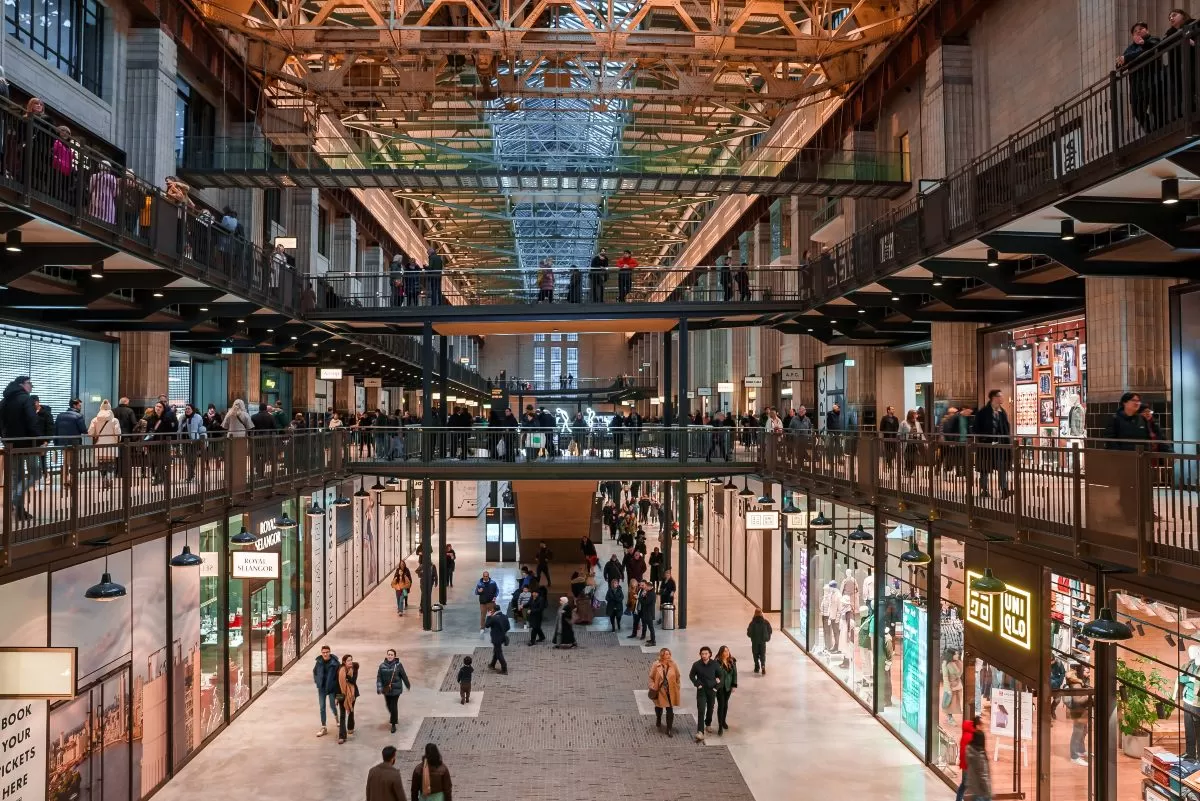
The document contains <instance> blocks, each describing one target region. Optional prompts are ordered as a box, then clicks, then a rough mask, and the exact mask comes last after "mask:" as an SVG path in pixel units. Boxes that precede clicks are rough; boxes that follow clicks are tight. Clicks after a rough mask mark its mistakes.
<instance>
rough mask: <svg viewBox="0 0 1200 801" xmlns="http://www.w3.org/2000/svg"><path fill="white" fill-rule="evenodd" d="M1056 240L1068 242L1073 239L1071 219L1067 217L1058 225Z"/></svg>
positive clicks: (1072, 221) (1073, 222)
mask: <svg viewBox="0 0 1200 801" xmlns="http://www.w3.org/2000/svg"><path fill="white" fill-rule="evenodd" d="M1058 238H1059V239H1061V240H1062V241H1064V242H1070V241H1071V240H1072V239H1074V238H1075V221H1074V220H1073V219H1071V218H1070V217H1068V218H1066V219H1065V220H1063V221H1062V222H1060V223H1059V224H1058Z"/></svg>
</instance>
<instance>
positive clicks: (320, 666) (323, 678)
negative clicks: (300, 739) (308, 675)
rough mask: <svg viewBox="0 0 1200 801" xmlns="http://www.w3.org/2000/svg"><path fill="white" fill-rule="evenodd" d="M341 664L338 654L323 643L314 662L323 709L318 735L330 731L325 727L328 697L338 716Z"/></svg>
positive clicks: (314, 675) (315, 678)
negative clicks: (338, 678) (337, 696)
mask: <svg viewBox="0 0 1200 801" xmlns="http://www.w3.org/2000/svg"><path fill="white" fill-rule="evenodd" d="M340 665H341V663H340V662H338V658H337V655H336V654H334V653H333V651H332V650H330V648H329V646H328V645H322V646H321V653H320V655H319V656H318V657H317V658H316V661H315V662H314V663H313V684H315V685H317V706H318V707H320V709H321V728H320V730H318V731H317V736H318V737H324V736H325V735H326V734H328V733H329V729H327V728H326V727H325V699H326V698H328V699H329V708H330V709H331V710H333V716H334V718H336V717H337V713H338V710H337V703H336V701H335V700H334V697H335V696H336V695H337V694H338V693H339V692H340V690H339V689H338V680H337V677H338V667H340Z"/></svg>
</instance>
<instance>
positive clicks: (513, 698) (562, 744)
mask: <svg viewBox="0 0 1200 801" xmlns="http://www.w3.org/2000/svg"><path fill="white" fill-rule="evenodd" d="M520 634H522V632H517V631H514V632H513V635H514V636H511V637H510V640H511V642H512V645H510V646H509V647H508V648H506V649H505V658H506V659H507V660H508V671H509V672H508V675H506V676H505V675H501V674H499V673H494V672H492V671H491V670H490V669H489V668H488V667H487V663H488V661H489V660H490V659H491V656H492V649H491V646H490V645H484V644H483V643H481V644H480V647H479V648H477V649H476V650H475V653H474V654H473V655H472V660H473V662H474V666H475V676H474V682H473V686H472V694H474V693H476V692H479V693H481V696H480V697H481V699H482V702H481V704H480V710H479V716H478V717H474V718H430V717H427V718H425V720H424V722H423V723H422V724H421V728H420V730H419V731H418V732H417V737H416V740H415V742H414V752H413V754H411V755H402V757H401V759H400V762H401V763H402V764H412V763H414V762H415V760H416V759H419V756H418V755H417V753H416V752H417V751H419V749H420V748H422V747H424V744H425V743H427V742H434V743H437V744H438V748H439V749H441V751H442V754H443V755H444V756H445V758H446V761H447V764H449V765H450V766H451V767H452V770H453V776H454V781H455V785H456V787H461V788H462V791H463V792H462V794H461V796H460V794H459V792H458V791H457V790H456V791H455V798H456V799H457V798H460V797H461V798H466V799H476V798H478V799H483V798H489V799H494V798H520V799H521V801H568V800H570V799H580V800H582V799H588V800H589V801H590V799H605V801H625V799H635V798H636V799H646V798H652V799H700V798H721V799H723V801H751V799H752V796H751V794H750V790H749V789H748V788H747V786H746V783H745V781H743V779H742V775H741V773H740V772H739V771H738V768H737V765H736V764H735V763H734V760H733V757H732V756H731V755H730V753H729V749H727V748H724V747H720V746H714V745H709V746H708V747H703V746H701V745H699V744H697V743H696V742H695V741H694V740H693V739H692V732H693V730H694V727H695V718H694V717H693V716H692V715H690V714H680V715H678V716H676V719H675V736H674V737H666V736H665V735H664V734H662V733H661V732H659V731H658V730H656V729H655V726H654V717H653V716H651V715H641V714H638V710H637V704H636V701H635V695H634V694H635V693H636V692H641V691H642V688H644V687H645V686H646V679H647V675H648V673H649V670H650V664H651V662H653V659H654V657H653V655H652V654H646V653H642V652H641V650H640V649H637V648H623V647H621V646H620V645H618V643H617V636H618V635H616V634H610V633H607V632H599V631H590V630H584V629H577V639H578V640H579V642H580V647H579V648H576V649H573V650H555V649H554V648H551V647H548V646H547V645H545V644H542V645H538V646H535V647H533V648H530V647H529V646H528V645H526V644H525V643H526V640H525V638H524V637H521V636H519V635H520ZM462 659H463V655H459V656H455V657H454V659H453V661H452V662H451V665H450V668H449V670H448V671H447V672H446V675H445V677H444V678H443V680H442V684H441V689H442V690H443V691H444V692H449V691H457V689H458V684H457V681H456V678H455V677H456V676H457V674H458V668H459V666H460V665H461V664H462ZM684 668H686V666H681V669H684ZM684 692H685V693H687V689H686V688H685V689H684ZM713 739H715V737H713V736H711V735H710V742H711V740H713Z"/></svg>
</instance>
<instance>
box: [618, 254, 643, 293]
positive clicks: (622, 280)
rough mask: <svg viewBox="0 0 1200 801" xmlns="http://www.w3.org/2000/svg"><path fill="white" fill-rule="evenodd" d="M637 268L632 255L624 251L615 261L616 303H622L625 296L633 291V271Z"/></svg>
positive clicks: (635, 260)
mask: <svg viewBox="0 0 1200 801" xmlns="http://www.w3.org/2000/svg"><path fill="white" fill-rule="evenodd" d="M637 266H638V262H637V259H635V258H634V257H633V253H631V252H630V251H628V250H627V251H625V252H624V253H622V254H621V258H619V259H617V302H618V303H624V302H625V296H626V295H628V294H629V290H631V289H633V269H634V268H635V267H637Z"/></svg>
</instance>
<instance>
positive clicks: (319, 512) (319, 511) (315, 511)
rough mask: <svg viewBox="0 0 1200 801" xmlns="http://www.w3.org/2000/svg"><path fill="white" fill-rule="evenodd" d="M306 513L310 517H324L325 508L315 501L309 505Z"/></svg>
mask: <svg viewBox="0 0 1200 801" xmlns="http://www.w3.org/2000/svg"><path fill="white" fill-rule="evenodd" d="M304 513H305V514H306V515H308V516H309V517H322V516H324V514H325V507H323V506H321V504H320V503H319V502H318V501H317V500H316V499H313V502H312V503H310V504H309V505H308V508H307V509H305V510H304Z"/></svg>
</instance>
